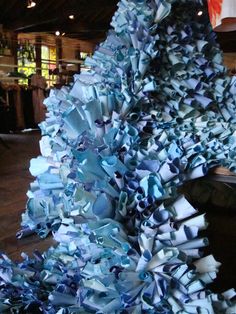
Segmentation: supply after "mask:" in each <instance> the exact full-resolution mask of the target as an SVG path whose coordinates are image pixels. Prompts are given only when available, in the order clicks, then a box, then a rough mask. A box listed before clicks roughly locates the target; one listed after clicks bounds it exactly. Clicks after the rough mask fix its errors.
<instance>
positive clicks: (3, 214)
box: [0, 131, 55, 260]
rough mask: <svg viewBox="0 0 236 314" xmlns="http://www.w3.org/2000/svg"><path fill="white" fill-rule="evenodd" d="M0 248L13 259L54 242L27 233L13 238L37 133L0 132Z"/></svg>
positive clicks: (22, 202)
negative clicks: (25, 236)
mask: <svg viewBox="0 0 236 314" xmlns="http://www.w3.org/2000/svg"><path fill="white" fill-rule="evenodd" d="M0 138H1V139H2V140H3V141H4V143H5V144H6V145H7V146H8V148H6V147H5V146H4V145H3V143H2V141H0V251H3V252H6V253H7V254H8V256H10V257H11V258H13V259H14V260H19V259H20V253H21V252H22V251H23V252H25V253H29V254H31V253H32V252H33V251H34V250H35V249H36V248H37V249H39V251H41V252H42V251H44V250H46V249H47V248H48V247H49V246H50V245H53V244H55V242H54V241H53V240H52V239H51V238H48V239H46V240H42V239H40V238H39V237H38V236H36V235H35V236H31V237H28V238H24V239H21V240H17V239H16V236H15V234H16V232H17V231H18V230H19V229H20V222H21V214H22V213H23V211H24V209H25V204H26V200H27V197H26V192H27V190H28V188H29V184H30V182H31V181H33V179H34V178H33V177H32V176H31V175H30V173H29V162H30V159H31V158H33V157H36V156H37V155H39V139H40V133H39V131H38V132H37V131H36V132H32V133H24V134H8V135H5V134H0Z"/></svg>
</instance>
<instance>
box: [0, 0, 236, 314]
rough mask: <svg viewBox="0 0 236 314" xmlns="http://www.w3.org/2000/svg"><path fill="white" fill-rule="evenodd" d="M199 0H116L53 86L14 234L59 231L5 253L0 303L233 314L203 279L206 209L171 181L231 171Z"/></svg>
mask: <svg viewBox="0 0 236 314" xmlns="http://www.w3.org/2000/svg"><path fill="white" fill-rule="evenodd" d="M200 8H201V9H202V6H201V2H200V1H191V0H181V1H180V0H179V1H167V0H146V1H145V0H130V1H126V0H122V1H120V2H119V4H118V10H117V12H116V13H115V14H114V17H113V19H112V22H111V27H112V29H111V30H110V31H109V32H108V34H107V38H106V40H105V41H104V42H103V43H102V44H100V45H99V46H98V47H97V49H96V51H95V52H94V54H93V57H92V58H87V59H86V64H87V65H88V66H90V67H91V70H90V71H89V72H86V73H82V74H80V75H76V76H75V80H74V84H72V85H71V86H65V87H63V88H62V89H61V90H52V91H51V93H50V97H49V98H48V99H47V100H46V102H45V104H46V105H47V108H48V115H47V118H46V120H45V121H44V122H43V123H41V129H42V139H41V141H40V148H41V154H42V156H40V157H38V158H37V159H33V160H32V161H31V167H30V170H31V173H32V174H33V175H34V176H36V181H35V182H33V183H32V184H31V189H30V191H29V192H28V197H29V200H28V203H27V209H26V212H25V213H24V214H23V216H22V218H23V219H22V230H21V232H20V233H19V234H18V236H19V237H22V236H26V235H29V234H30V233H33V232H37V233H38V234H39V235H40V236H41V237H45V236H47V235H48V233H50V232H53V234H54V238H55V239H56V240H57V241H58V242H59V244H58V246H57V247H56V248H51V249H49V250H48V251H47V252H45V253H44V254H43V255H41V254H39V253H38V252H35V256H34V258H32V259H31V258H29V257H27V256H25V255H23V257H24V261H23V262H22V263H20V264H15V263H13V262H12V261H10V260H9V259H8V258H7V257H6V256H5V255H2V258H1V264H0V274H1V275H0V276H1V288H2V289H1V307H0V308H1V309H2V311H4V310H6V311H9V309H11V310H12V311H13V313H14V311H18V312H19V313H21V312H22V313H50V314H51V313H58V314H62V313H135V314H136V313H137V314H138V313H179V314H180V313H235V304H234V303H233V302H231V299H232V298H233V297H234V295H235V294H234V290H229V291H227V292H225V293H223V294H222V295H220V296H219V295H216V294H214V293H212V292H210V291H209V290H208V289H207V287H206V285H207V284H209V283H211V282H212V281H213V280H214V278H215V277H216V273H217V272H218V267H219V265H220V263H218V262H216V261H215V260H214V258H213V256H207V257H202V253H201V252H200V251H199V249H201V248H202V247H204V246H206V245H207V244H208V241H207V239H206V238H201V237H199V231H201V230H203V229H205V228H206V227H207V223H206V222H205V218H204V214H198V212H197V210H196V209H194V208H193V207H192V205H191V204H190V203H189V202H188V201H187V200H186V199H185V197H184V196H183V195H180V194H179V192H178V187H179V186H181V184H182V183H183V182H186V181H188V180H191V179H194V178H197V177H201V176H204V175H205V174H206V173H207V171H208V169H209V168H211V167H214V166H216V165H222V166H224V167H227V168H229V169H230V170H231V171H234V170H235V152H236V150H235V147H236V133H235V108H236V106H235V81H233V80H232V79H230V78H229V77H227V75H226V69H225V67H224V66H223V64H222V54H221V52H220V50H219V47H218V45H217V44H216V42H215V35H214V33H213V32H212V31H211V28H210V25H209V22H208V17H207V13H204V14H203V15H202V16H198V15H197V12H198V10H199V9H200Z"/></svg>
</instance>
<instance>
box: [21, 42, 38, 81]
mask: <svg viewBox="0 0 236 314" xmlns="http://www.w3.org/2000/svg"><path fill="white" fill-rule="evenodd" d="M17 61H18V72H19V73H21V74H24V75H25V79H24V78H23V79H21V80H19V83H20V84H28V79H27V78H28V77H29V76H30V75H31V74H34V73H35V67H36V62H35V47H34V45H33V44H31V43H30V42H29V41H24V42H19V43H18V50H17Z"/></svg>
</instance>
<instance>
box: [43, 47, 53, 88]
mask: <svg viewBox="0 0 236 314" xmlns="http://www.w3.org/2000/svg"><path fill="white" fill-rule="evenodd" d="M56 58H57V54H56V47H51V46H44V45H43V46H42V47H41V68H42V76H44V77H45V78H46V80H47V84H48V86H51V85H53V84H54V83H56V76H55V74H53V73H52V72H53V70H55V69H56Z"/></svg>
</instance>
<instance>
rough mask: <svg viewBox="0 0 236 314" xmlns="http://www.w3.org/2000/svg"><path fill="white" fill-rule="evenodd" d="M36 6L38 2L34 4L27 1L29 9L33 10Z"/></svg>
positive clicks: (29, 0) (30, 0)
mask: <svg viewBox="0 0 236 314" xmlns="http://www.w3.org/2000/svg"><path fill="white" fill-rule="evenodd" d="M35 6H36V2H34V1H32V0H28V1H27V9H32V8H33V7H35Z"/></svg>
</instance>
